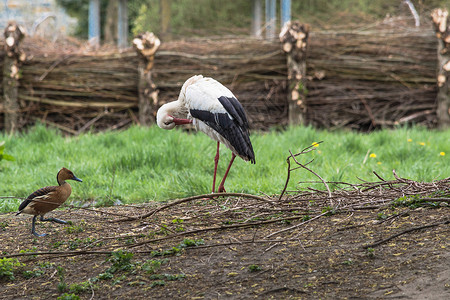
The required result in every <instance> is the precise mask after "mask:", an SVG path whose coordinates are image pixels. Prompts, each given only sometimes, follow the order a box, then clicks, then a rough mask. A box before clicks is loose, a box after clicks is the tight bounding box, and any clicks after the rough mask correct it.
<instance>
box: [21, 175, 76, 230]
mask: <svg viewBox="0 0 450 300" xmlns="http://www.w3.org/2000/svg"><path fill="white" fill-rule="evenodd" d="M56 179H57V181H58V185H57V186H46V187H43V188H40V189H38V190H36V191H34V192H33V193H32V194H31V195H29V196H28V197H27V199H25V200H24V201H23V202H22V203H21V204H20V206H19V211H18V213H17V214H20V213H26V214H30V215H34V216H35V217H34V218H33V228H32V233H33V234H35V235H38V234H37V233H36V232H35V231H34V223H35V220H36V216H41V220H43V221H45V220H44V219H43V216H44V215H45V214H46V213H48V212H49V211H52V210H54V209H55V208H57V207H59V206H60V205H61V204H63V203H64V202H66V200H67V199H68V198H69V196H70V194H71V193H72V187H71V186H70V184H68V183H67V182H66V180H76V181H80V182H81V181H82V180H81V179H79V178H77V177H76V176H75V175H74V174H73V173H72V171H70V170H68V169H66V168H62V169H61V170H60V171H59V172H58V175H57V176H56ZM48 220H49V221H55V222H58V223H62V222H64V221H61V220H57V219H48ZM38 236H39V235H38Z"/></svg>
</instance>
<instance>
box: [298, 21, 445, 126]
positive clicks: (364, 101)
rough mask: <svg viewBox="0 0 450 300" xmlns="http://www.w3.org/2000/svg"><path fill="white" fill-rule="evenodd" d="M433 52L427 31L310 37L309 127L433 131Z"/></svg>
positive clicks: (315, 34) (433, 43)
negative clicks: (420, 127) (418, 126)
mask: <svg viewBox="0 0 450 300" xmlns="http://www.w3.org/2000/svg"><path fill="white" fill-rule="evenodd" d="M436 47H437V46H436V39H435V37H434V34H433V32H432V29H431V28H428V27H427V29H424V28H418V29H416V28H411V27H395V28H383V29H377V30H373V29H372V30H362V31H349V32H346V31H340V32H313V33H312V34H311V36H310V48H309V50H308V58H307V65H308V78H309V79H310V80H309V81H308V84H307V88H308V94H307V98H306V107H307V110H308V111H307V119H308V121H309V122H310V123H312V124H314V125H316V126H319V127H326V128H336V127H350V128H357V129H371V128H375V127H384V126H388V127H390V126H393V125H396V124H405V123H409V122H411V123H416V124H423V125H425V126H428V127H435V126H436V95H437V85H436V79H435V75H436V68H437V56H436V53H437V50H436Z"/></svg>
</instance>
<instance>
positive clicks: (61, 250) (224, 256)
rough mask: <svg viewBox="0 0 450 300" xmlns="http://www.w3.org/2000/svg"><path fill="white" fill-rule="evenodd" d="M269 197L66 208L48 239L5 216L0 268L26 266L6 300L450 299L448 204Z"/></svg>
mask: <svg viewBox="0 0 450 300" xmlns="http://www.w3.org/2000/svg"><path fill="white" fill-rule="evenodd" d="M267 199H270V201H267V200H264V199H258V198H247V197H244V196H242V197H239V196H229V197H220V198H217V199H194V200H189V199H188V200H183V201H178V202H172V203H174V204H175V205H172V206H164V204H149V205H140V206H131V205H129V206H116V207H109V208H95V209H89V210H88V209H70V208H69V209H67V208H66V209H64V210H58V211H54V212H52V213H50V214H49V217H57V218H61V219H64V220H67V221H71V222H72V224H67V225H61V224H56V223H50V222H45V223H43V222H37V232H39V233H44V232H45V233H47V234H48V235H47V236H45V237H39V238H37V237H35V236H33V235H31V233H30V231H31V216H28V215H19V216H15V215H14V214H2V215H0V241H1V249H0V250H1V255H0V259H1V258H2V257H3V261H5V259H4V258H13V259H17V260H18V261H19V262H20V263H22V265H20V266H17V267H16V268H15V269H14V275H13V276H14V279H12V278H8V277H7V276H3V277H0V299H57V297H61V298H60V299H77V298H76V296H79V298H80V299H144V298H145V299H253V298H258V299H450V254H449V249H450V243H449V242H450V235H449V219H450V218H449V215H450V214H449V211H450V210H449V206H448V203H447V202H446V201H444V202H441V203H440V204H438V205H435V206H431V207H430V206H429V205H419V206H417V205H416V206H414V207H412V206H408V205H405V206H393V205H386V203H385V204H384V205H379V206H377V205H372V206H370V205H369V206H366V207H361V206H358V207H356V206H352V207H350V206H348V205H347V208H346V209H336V210H330V211H328V213H327V210H326V209H325V210H324V209H323V207H327V206H325V205H324V204H323V203H322V202H320V201H317V202H316V201H313V200H311V199H312V198H308V197H306V198H305V197H303V198H301V199H292V200H290V201H284V202H282V203H281V202H280V203H278V202H277V199H276V198H269V197H268V198H267ZM169 203H170V202H169ZM377 203H380V202H379V201H378V202H377ZM334 204H336V202H334ZM342 207H345V206H342ZM146 214H150V215H149V216H145V215H146ZM122 216H128V217H138V216H141V217H142V216H143V218H139V219H130V218H125V219H128V220H126V221H123V220H124V218H123V217H122ZM120 220H122V221H120ZM396 235H397V236H396ZM377 242H379V244H375V243H377ZM370 244H372V245H370ZM119 249H121V250H122V252H117V251H118V250H119ZM112 251H115V254H116V255H115V256H111V255H110V253H111V252H112ZM127 253H133V255H132V257H131V255H128V256H127ZM1 267H2V265H1V264H0V270H1ZM3 267H4V265H3ZM0 274H1V271H0ZM63 295H65V298H63V297H62V296H63Z"/></svg>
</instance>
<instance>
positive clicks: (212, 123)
mask: <svg viewBox="0 0 450 300" xmlns="http://www.w3.org/2000/svg"><path fill="white" fill-rule="evenodd" d="M218 100H219V101H220V103H221V104H222V105H223V107H224V108H225V110H226V111H227V112H228V114H227V113H212V112H210V111H206V110H198V109H191V110H190V113H191V115H192V117H194V118H197V119H199V120H201V121H203V122H204V123H205V124H206V125H208V126H209V127H211V128H212V129H214V130H215V131H217V132H218V133H219V134H220V135H222V136H223V137H224V138H225V139H226V140H228V141H229V142H230V144H231V145H232V146H233V147H234V149H236V151H237V154H238V155H239V156H241V157H245V158H247V159H248V160H250V161H251V162H252V163H255V153H254V152H253V146H252V143H251V141H250V136H249V131H248V127H249V126H248V121H247V117H246V115H245V112H244V108H243V107H242V105H241V104H240V103H239V101H238V100H237V99H236V98H233V97H231V98H228V97H224V96H222V97H220V98H219V99H218ZM230 116H231V117H232V118H230Z"/></svg>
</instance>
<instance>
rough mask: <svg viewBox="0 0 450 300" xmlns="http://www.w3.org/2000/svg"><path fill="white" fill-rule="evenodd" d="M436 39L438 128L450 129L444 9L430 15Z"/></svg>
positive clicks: (449, 50) (449, 55)
mask: <svg viewBox="0 0 450 300" xmlns="http://www.w3.org/2000/svg"><path fill="white" fill-rule="evenodd" d="M431 18H432V19H433V24H434V29H435V32H436V37H437V38H438V54H437V55H438V70H437V84H438V88H439V90H438V94H437V99H436V100H437V118H438V125H439V127H440V128H449V127H450V83H449V79H450V78H449V77H450V76H449V75H450V21H449V17H448V11H447V10H446V9H444V10H442V9H440V8H439V9H435V10H434V11H433V12H432V13H431Z"/></svg>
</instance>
